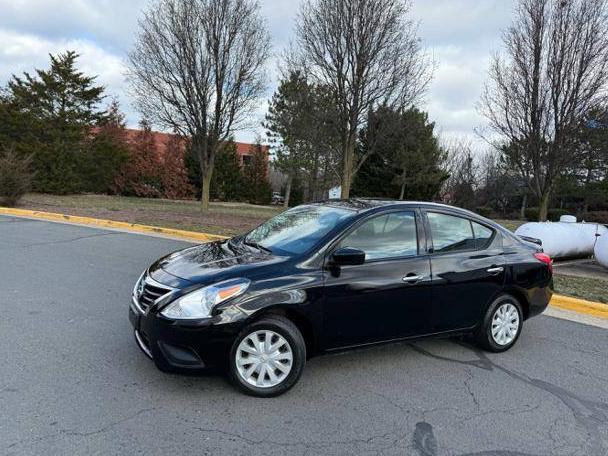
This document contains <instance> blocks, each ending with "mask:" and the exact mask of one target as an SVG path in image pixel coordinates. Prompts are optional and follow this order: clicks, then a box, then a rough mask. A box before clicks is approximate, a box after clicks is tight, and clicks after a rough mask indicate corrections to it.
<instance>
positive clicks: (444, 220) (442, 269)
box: [425, 210, 505, 332]
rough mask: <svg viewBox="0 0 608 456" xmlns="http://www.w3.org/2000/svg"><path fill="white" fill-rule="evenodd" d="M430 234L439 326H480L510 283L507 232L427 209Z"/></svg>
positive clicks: (435, 325)
mask: <svg viewBox="0 0 608 456" xmlns="http://www.w3.org/2000/svg"><path fill="white" fill-rule="evenodd" d="M425 215H426V229H427V232H428V233H429V234H430V236H429V238H430V239H429V242H430V248H429V251H430V253H431V271H432V278H433V280H432V283H433V287H432V289H433V291H432V295H433V317H432V319H433V328H434V332H443V331H450V330H457V329H464V328H471V327H473V326H475V325H476V324H477V323H478V322H479V321H480V320H481V318H483V315H484V313H485V310H486V308H487V306H488V304H489V303H490V301H491V300H492V299H493V298H494V297H495V296H496V295H497V294H498V293H500V291H501V290H502V289H503V287H504V282H505V257H504V254H503V248H502V236H500V235H499V234H498V233H496V231H495V230H494V229H493V228H492V227H490V226H486V225H484V224H483V223H480V222H477V221H474V220H471V219H469V218H466V217H463V216H460V215H457V214H454V213H449V212H441V211H431V210H427V211H425Z"/></svg>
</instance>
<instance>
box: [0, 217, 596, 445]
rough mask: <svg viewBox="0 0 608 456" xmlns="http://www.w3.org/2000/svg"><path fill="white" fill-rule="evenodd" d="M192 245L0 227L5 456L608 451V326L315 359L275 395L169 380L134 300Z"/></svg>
mask: <svg viewBox="0 0 608 456" xmlns="http://www.w3.org/2000/svg"><path fill="white" fill-rule="evenodd" d="M186 245H187V244H186V243H182V242H177V241H172V240H166V239H159V238H154V237H147V236H140V235H134V234H126V233H120V232H115V231H105V230H99V229H92V228H84V227H79V226H73V225H63V224H53V223H48V222H41V221H33V220H26V219H18V218H10V217H0V258H1V261H0V293H1V296H2V297H1V298H0V309H1V311H2V312H1V316H0V359H1V360H2V364H1V368H0V454H2V455H37V454H45V455H67V454H69V455H134V454H142V455H161V454H162V455H166V454H173V455H182V454H196V455H206V454H210V455H211V454H212V455H220V454H221V455H225V454H227V455H232V454H233V455H242V454H251V455H256V454H260V455H274V454H277V455H278V454H291V455H320V454H323V455H325V454H340V455H342V454H356V455H367V454H387V455H413V456H437V455H479V456H481V455H484V456H490V455H496V456H516V455H520V456H521V455H552V456H553V455H606V454H608V331H606V330H605V329H601V328H596V327H592V326H585V325H582V324H579V323H574V322H570V321H566V320H559V319H555V318H551V317H547V316H541V317H538V318H535V319H532V320H530V321H528V322H526V324H525V326H524V331H523V334H522V336H521V339H520V340H519V342H518V344H517V345H516V346H515V347H514V348H513V349H512V350H510V351H509V352H507V353H504V354H488V353H484V352H481V351H479V350H477V349H476V348H475V347H474V346H471V345H469V344H467V343H465V342H462V341H460V340H456V339H446V340H425V341H416V342H403V343H399V344H394V345H385V346H378V347H374V348H368V349H365V350H363V349H362V350H357V351H352V352H348V353H343V354H338V355H332V356H325V357H319V358H315V359H312V360H310V362H309V363H308V364H307V366H306V369H305V371H304V375H303V376H302V379H301V381H300V383H299V384H298V385H296V387H295V388H294V389H293V390H291V391H290V392H289V393H287V394H286V395H284V396H281V397H278V398H275V399H257V398H251V397H248V396H244V395H242V394H241V393H239V392H237V391H236V390H235V389H233V388H232V387H231V386H230V385H229V384H228V383H227V382H226V381H225V380H224V379H223V378H222V377H220V376H216V375H205V376H178V375H169V374H165V373H162V372H160V371H158V370H157V369H156V368H155V367H154V365H153V363H152V362H151V361H150V360H149V359H147V358H146V357H145V356H144V355H143V354H142V353H141V352H140V350H139V349H138V348H137V346H136V345H135V343H134V340H133V333H132V329H131V326H130V324H129V321H128V319H127V309H128V302H129V297H130V293H131V289H132V286H133V284H134V282H135V280H136V279H137V277H138V276H139V274H140V273H141V271H142V270H143V269H144V268H145V267H146V266H148V265H149V264H150V263H151V262H152V261H153V260H154V259H156V258H157V257H159V256H161V255H163V254H165V253H168V252H170V251H172V250H176V249H179V248H181V247H184V246H186Z"/></svg>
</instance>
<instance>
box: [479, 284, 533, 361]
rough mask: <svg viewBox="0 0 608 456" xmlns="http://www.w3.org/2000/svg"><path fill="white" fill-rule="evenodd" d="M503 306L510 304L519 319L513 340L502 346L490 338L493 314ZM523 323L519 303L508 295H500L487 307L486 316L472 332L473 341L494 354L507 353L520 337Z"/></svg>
mask: <svg viewBox="0 0 608 456" xmlns="http://www.w3.org/2000/svg"><path fill="white" fill-rule="evenodd" d="M505 304H512V305H513V306H514V307H515V308H516V309H517V314H518V318H519V326H518V328H517V333H516V335H515V337H514V338H513V340H511V341H510V342H509V343H506V344H504V345H502V344H499V343H498V342H497V341H496V340H495V339H494V337H493V336H492V321H493V319H494V314H495V313H496V312H497V311H498V309H499V308H500V307H501V306H503V305H505ZM523 322H524V320H523V312H522V309H521V304H520V303H519V301H518V300H517V299H515V298H514V297H513V296H511V295H509V294H503V295H500V296H499V297H498V298H496V299H495V300H494V301H493V302H492V304H490V306H489V307H488V310H487V311H486V314H485V316H484V318H483V321H482V322H481V324H480V325H479V326H478V327H477V329H476V330H475V332H474V336H475V341H476V342H477V344H478V345H479V346H481V348H483V349H484V350H488V351H491V352H495V353H500V352H504V351H507V350H508V349H510V348H511V347H512V346H513V345H515V343H516V342H517V340H518V339H519V336H520V334H521V331H522V328H523Z"/></svg>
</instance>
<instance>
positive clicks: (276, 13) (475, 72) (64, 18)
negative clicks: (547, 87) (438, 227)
mask: <svg viewBox="0 0 608 456" xmlns="http://www.w3.org/2000/svg"><path fill="white" fill-rule="evenodd" d="M514 1H515V0H414V5H413V9H412V16H413V19H414V20H416V21H418V22H419V24H420V32H419V34H420V37H421V39H422V40H423V42H424V44H425V46H426V47H427V49H428V51H429V52H430V53H431V54H432V55H433V56H434V58H435V60H436V61H437V67H436V70H435V78H434V80H433V83H432V85H431V88H430V91H429V94H428V96H427V99H426V101H425V103H424V108H425V109H427V110H428V111H429V113H430V117H431V119H432V120H434V121H435V122H436V124H437V128H438V130H439V132H440V133H441V135H442V136H443V137H445V138H449V137H453V136H458V137H462V136H464V137H470V138H472V139H473V140H474V141H475V142H476V143H477V144H479V140H476V139H475V135H474V133H473V131H474V129H475V128H478V127H483V123H484V121H483V119H482V118H480V117H479V116H478V115H477V113H476V109H475V105H476V103H477V101H478V99H479V95H480V92H481V89H482V86H483V83H484V80H485V78H486V74H487V69H488V63H489V58H490V55H491V54H492V52H494V51H495V50H497V49H499V48H500V36H501V31H502V30H503V29H504V28H505V27H506V26H507V25H508V24H509V22H510V21H511V17H512V12H513V7H514ZM260 3H261V6H262V11H263V14H264V16H265V17H266V18H267V20H268V26H269V29H270V32H271V34H272V37H273V45H274V52H275V53H276V54H280V52H281V50H282V49H284V48H285V46H286V45H287V44H288V43H289V40H290V39H291V34H292V29H293V21H294V18H295V16H296V12H297V8H298V3H299V0H260ZM148 4H149V1H148V0H0V85H4V84H5V83H6V81H7V80H8V79H9V78H10V76H11V74H14V73H16V74H18V73H21V72H23V71H31V70H32V69H33V68H44V67H46V66H47V62H48V53H58V52H62V51H65V50H66V49H75V50H77V51H78V52H79V53H80V54H81V56H82V57H81V59H80V66H81V69H82V70H83V71H85V72H87V73H90V74H97V75H99V81H100V82H101V83H102V84H103V85H104V86H106V88H107V92H108V94H110V95H112V96H116V97H117V98H118V99H119V100H120V102H121V105H122V108H123V110H124V111H125V112H126V113H127V119H128V123H129V125H130V126H135V125H137V122H138V120H139V116H138V114H137V112H135V111H134V110H133V108H132V107H131V106H130V100H129V98H128V95H127V94H126V83H125V77H124V73H125V56H126V53H127V52H128V50H129V48H130V47H131V45H132V43H133V40H134V37H135V33H136V31H137V20H138V17H139V15H140V12H141V10H142V9H143V8H145V7H146V6H147V5H148ZM269 71H270V74H273V75H274V74H276V60H273V62H272V63H271V64H270V68H269ZM275 87H276V81H275V80H273V81H272V83H271V85H270V87H269V88H268V95H267V97H266V98H269V97H270V95H271V94H272V91H273V90H274V88H275ZM262 112H263V106H262V107H261V108H260V115H261V114H262ZM236 136H237V139H240V140H245V141H247V140H251V139H252V138H253V137H254V136H255V131H243V132H239V133H237V135H236Z"/></svg>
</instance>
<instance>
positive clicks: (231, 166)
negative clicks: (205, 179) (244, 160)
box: [211, 140, 246, 201]
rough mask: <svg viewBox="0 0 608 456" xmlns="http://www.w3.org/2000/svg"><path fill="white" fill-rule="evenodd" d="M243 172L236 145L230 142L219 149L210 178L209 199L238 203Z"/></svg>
mask: <svg viewBox="0 0 608 456" xmlns="http://www.w3.org/2000/svg"><path fill="white" fill-rule="evenodd" d="M243 180H244V178H243V172H242V171H241V166H240V164H239V157H238V154H237V152H236V144H235V143H234V141H232V140H230V141H229V142H227V143H226V144H224V146H223V147H222V148H221V149H220V151H219V152H218V155H217V157H216V159H215V166H214V169H213V177H212V178H211V197H212V198H216V199H219V200H221V201H239V200H241V199H243V198H244V197H245V196H246V195H244V192H243V184H244V182H243Z"/></svg>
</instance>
